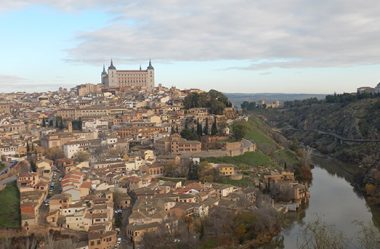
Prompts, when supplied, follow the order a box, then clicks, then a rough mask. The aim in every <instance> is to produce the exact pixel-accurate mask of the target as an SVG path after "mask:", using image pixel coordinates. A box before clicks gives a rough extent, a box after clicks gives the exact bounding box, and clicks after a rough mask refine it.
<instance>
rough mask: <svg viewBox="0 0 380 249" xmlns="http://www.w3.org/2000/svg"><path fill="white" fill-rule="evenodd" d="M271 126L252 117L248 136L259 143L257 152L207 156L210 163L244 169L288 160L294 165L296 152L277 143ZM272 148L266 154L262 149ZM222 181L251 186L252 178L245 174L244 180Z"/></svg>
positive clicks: (289, 163) (277, 164)
mask: <svg viewBox="0 0 380 249" xmlns="http://www.w3.org/2000/svg"><path fill="white" fill-rule="evenodd" d="M270 132H271V128H270V127H269V126H268V125H266V124H265V123H264V122H263V121H262V120H260V119H259V118H258V117H256V116H252V117H250V119H249V121H248V133H247V135H246V138H247V139H249V140H251V141H254V142H255V143H256V144H257V147H258V149H257V151H256V152H247V153H245V154H244V155H240V156H235V157H219V158H207V161H208V162H210V163H229V164H234V165H236V166H238V168H239V169H241V170H244V169H248V168H250V167H255V166H264V167H273V168H276V167H279V163H278V162H286V164H287V165H294V164H296V163H297V162H298V159H297V157H296V155H295V153H294V152H293V151H291V150H289V149H286V148H283V147H282V146H281V145H279V144H277V143H276V141H274V139H273V138H272V137H271V136H270V135H268V134H270ZM268 148H269V149H270V150H271V151H272V153H270V155H269V154H265V153H264V152H263V151H262V150H264V149H268ZM222 183H226V184H232V185H236V186H249V185H250V183H251V180H250V179H249V178H248V177H246V176H244V178H243V179H242V180H231V179H227V178H226V179H223V181H222Z"/></svg>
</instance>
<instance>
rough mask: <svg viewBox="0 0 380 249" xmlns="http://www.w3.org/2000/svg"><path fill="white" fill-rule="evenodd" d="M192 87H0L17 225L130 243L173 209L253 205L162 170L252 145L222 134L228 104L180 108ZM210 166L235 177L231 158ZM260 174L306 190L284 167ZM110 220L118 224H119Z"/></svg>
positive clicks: (243, 192) (243, 194) (188, 213)
mask: <svg viewBox="0 0 380 249" xmlns="http://www.w3.org/2000/svg"><path fill="white" fill-rule="evenodd" d="M199 91H200V90H197V89H190V90H180V89H177V88H175V87H172V88H165V87H162V86H158V87H156V88H154V90H153V91H151V92H146V91H138V90H131V91H130V92H128V91H127V92H126V91H123V92H122V93H119V92H117V91H116V92H115V91H112V92H109V91H107V89H99V87H96V86H93V87H92V86H91V85H90V87H89V86H88V84H87V87H86V91H84V90H83V86H79V87H77V88H73V89H70V90H67V89H62V88H61V89H59V91H54V92H47V93H43V94H39V93H32V94H27V93H13V94H0V157H1V161H2V162H3V164H4V167H3V168H0V187H1V186H2V185H4V184H8V183H9V182H10V181H11V179H14V180H16V181H17V186H18V188H19V191H20V210H21V226H22V227H24V228H25V229H33V227H37V226H44V227H50V228H53V229H60V230H70V231H76V232H78V233H86V234H87V235H88V236H87V242H86V246H85V247H84V248H90V249H100V248H107V249H108V248H114V247H115V246H116V247H117V246H118V245H119V244H120V243H121V242H120V241H121V239H122V238H125V239H126V243H133V244H134V245H135V246H138V245H139V243H140V242H141V241H142V239H143V236H144V234H145V233H146V232H152V231H156V230H157V229H159V228H160V227H162V226H166V227H171V228H175V227H176V225H177V223H178V220H180V219H181V218H184V217H205V216H207V215H208V213H209V211H210V210H211V209H213V208H217V207H220V206H224V207H227V208H235V209H239V208H242V207H243V206H244V205H243V206H242V205H241V204H238V203H239V202H238V200H243V199H244V200H246V205H247V207H245V208H253V207H254V206H255V200H256V198H255V191H256V190H254V189H251V188H239V187H235V186H231V185H227V184H217V183H201V182H198V181H186V180H184V179H180V178H175V177H174V178H171V179H170V180H168V179H166V178H163V177H164V176H167V175H168V172H169V171H170V173H171V176H173V175H174V176H176V175H182V176H183V172H185V171H186V170H188V167H189V165H193V164H199V162H200V160H201V158H206V157H218V156H236V155H241V154H244V153H246V152H250V151H255V150H256V145H255V144H254V143H253V142H251V141H249V140H246V139H243V140H241V141H231V140H230V139H229V138H230V131H229V128H228V127H229V125H230V124H231V123H232V122H233V120H234V119H236V118H237V116H238V113H237V112H236V111H235V110H234V109H233V108H225V110H224V112H223V114H222V115H215V114H210V113H209V112H208V110H207V109H206V108H193V109H189V110H185V109H184V106H183V100H184V98H185V97H186V96H187V95H188V94H189V93H192V92H199ZM195 121H196V122H195ZM213 122H215V125H216V124H217V127H216V128H217V130H218V132H217V134H213V135H211V132H210V133H207V134H203V136H202V137H201V139H200V140H187V139H185V138H183V137H181V135H180V134H179V133H180V131H181V130H182V129H184V127H185V126H189V128H191V126H193V127H192V128H193V129H194V125H195V123H197V125H200V126H201V127H202V129H203V130H206V131H207V130H211V124H212V123H213ZM208 125H210V129H204V127H205V126H208ZM48 158H49V159H48ZM211 166H212V167H214V168H215V169H216V170H217V172H218V174H219V175H220V176H224V177H231V178H236V179H238V178H239V177H240V178H241V177H242V176H241V174H239V172H238V169H237V168H236V167H235V166H234V165H230V164H212V165H211ZM173 172H174V173H173ZM278 174H280V175H281V174H284V173H278ZM288 177H289V179H288ZM261 183H262V184H264V185H265V184H267V186H266V187H268V188H271V186H272V185H276V184H277V185H280V184H285V183H286V184H289V185H290V186H292V188H293V190H294V193H293V196H292V198H293V200H298V199H302V198H304V196H306V195H307V194H308V193H307V189H306V188H302V186H300V185H299V184H297V182H296V181H295V180H294V176H293V178H292V177H291V176H290V175H289V176H288V175H281V176H276V174H274V173H273V174H268V176H266V177H265V178H263V179H262V182H261ZM269 185H271V186H269ZM252 187H256V186H255V185H254V184H253V185H252ZM0 189H1V188H0ZM125 210H130V214H129V215H128V216H127V217H124V213H125ZM122 214H123V215H122ZM117 220H119V221H120V222H121V224H127V225H125V227H122V229H121V231H120V230H118V229H116V223H117ZM81 248H83V247H81Z"/></svg>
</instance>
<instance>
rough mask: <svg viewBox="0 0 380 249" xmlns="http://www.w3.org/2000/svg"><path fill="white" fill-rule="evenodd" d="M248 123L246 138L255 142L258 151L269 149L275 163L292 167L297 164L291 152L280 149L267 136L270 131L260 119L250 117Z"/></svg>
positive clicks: (280, 147) (279, 146)
mask: <svg viewBox="0 0 380 249" xmlns="http://www.w3.org/2000/svg"><path fill="white" fill-rule="evenodd" d="M248 123H249V132H248V134H247V136H246V138H247V139H250V140H252V141H254V142H256V144H257V147H258V148H259V149H261V150H264V148H271V149H272V150H273V153H272V154H271V157H272V158H273V159H274V160H275V161H277V162H286V163H287V164H288V165H293V164H296V163H297V162H298V159H297V157H296V155H295V153H294V152H293V151H291V150H289V149H287V148H284V147H282V146H281V145H279V144H278V143H276V141H275V140H274V139H273V138H272V137H271V136H270V135H268V134H270V132H272V130H271V128H270V127H269V126H268V125H266V124H265V123H264V122H263V121H262V120H261V119H259V118H258V117H256V116H251V117H250V118H249V121H248Z"/></svg>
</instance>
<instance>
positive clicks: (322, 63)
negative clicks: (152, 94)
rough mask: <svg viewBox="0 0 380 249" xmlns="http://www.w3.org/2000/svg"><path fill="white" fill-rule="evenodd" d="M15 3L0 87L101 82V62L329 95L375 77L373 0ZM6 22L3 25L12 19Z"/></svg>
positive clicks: (8, 13)
mask: <svg viewBox="0 0 380 249" xmlns="http://www.w3.org/2000/svg"><path fill="white" fill-rule="evenodd" d="M48 2H49V3H47V1H41V0H34V1H21V0H16V1H12V2H5V3H1V4H0V27H1V30H2V37H3V38H2V41H1V44H2V46H1V48H0V51H1V54H2V55H3V60H2V61H1V63H0V67H1V68H2V70H1V71H0V88H1V89H2V90H1V91H2V92H4V91H5V92H7V91H22V90H26V91H43V90H47V89H49V90H54V89H57V88H58V87H60V86H62V87H67V88H69V87H73V86H75V85H78V84H83V83H100V81H99V76H100V73H99V72H101V69H102V67H103V64H106V65H108V64H109V61H110V59H111V58H112V59H113V60H114V63H115V65H116V67H117V68H123V69H138V68H139V66H140V65H141V66H143V67H145V66H146V65H147V62H148V61H149V59H152V63H153V64H154V66H155V69H156V84H159V83H162V84H163V85H165V86H177V87H180V88H201V89H205V90H208V89H211V88H215V89H218V90H220V91H223V92H252V93H253V92H256V93H259V92H276V93H277V92H283V93H332V92H352V91H355V90H356V88H357V87H360V86H367V85H368V86H375V85H376V84H377V82H379V79H380V75H379V74H380V73H379V62H380V57H379V56H378V54H379V52H380V51H379V50H380V48H378V46H377V41H378V40H379V38H380V37H379V36H380V35H379V32H378V31H379V30H378V29H379V28H378V27H377V25H376V23H377V21H379V19H380V18H379V17H378V16H377V13H376V9H378V8H377V7H380V3H378V2H376V1H366V2H365V3H360V5H358V4H359V1H356V0H349V1H338V0H334V1H318V3H310V2H308V1H292V0H287V1H244V0H238V1H236V2H234V3H232V2H230V1H220V2H218V4H215V2H212V1H195V2H191V3H188V2H184V1H173V0H171V1H169V0H162V1H151V0H144V1H128V2H127V3H125V1H119V0H113V1H110V2H109V3H103V2H102V1H96V0H95V1H70V0H64V1H48ZM10 24H11V25H10Z"/></svg>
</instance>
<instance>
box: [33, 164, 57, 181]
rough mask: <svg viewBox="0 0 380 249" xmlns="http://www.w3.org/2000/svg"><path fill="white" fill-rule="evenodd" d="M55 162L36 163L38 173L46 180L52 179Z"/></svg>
mask: <svg viewBox="0 0 380 249" xmlns="http://www.w3.org/2000/svg"><path fill="white" fill-rule="evenodd" d="M52 166H53V161H51V160H48V159H44V160H40V161H37V162H36V168H37V173H38V175H39V176H41V177H43V178H45V179H49V180H50V179H51V176H52V169H51V167H52Z"/></svg>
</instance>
